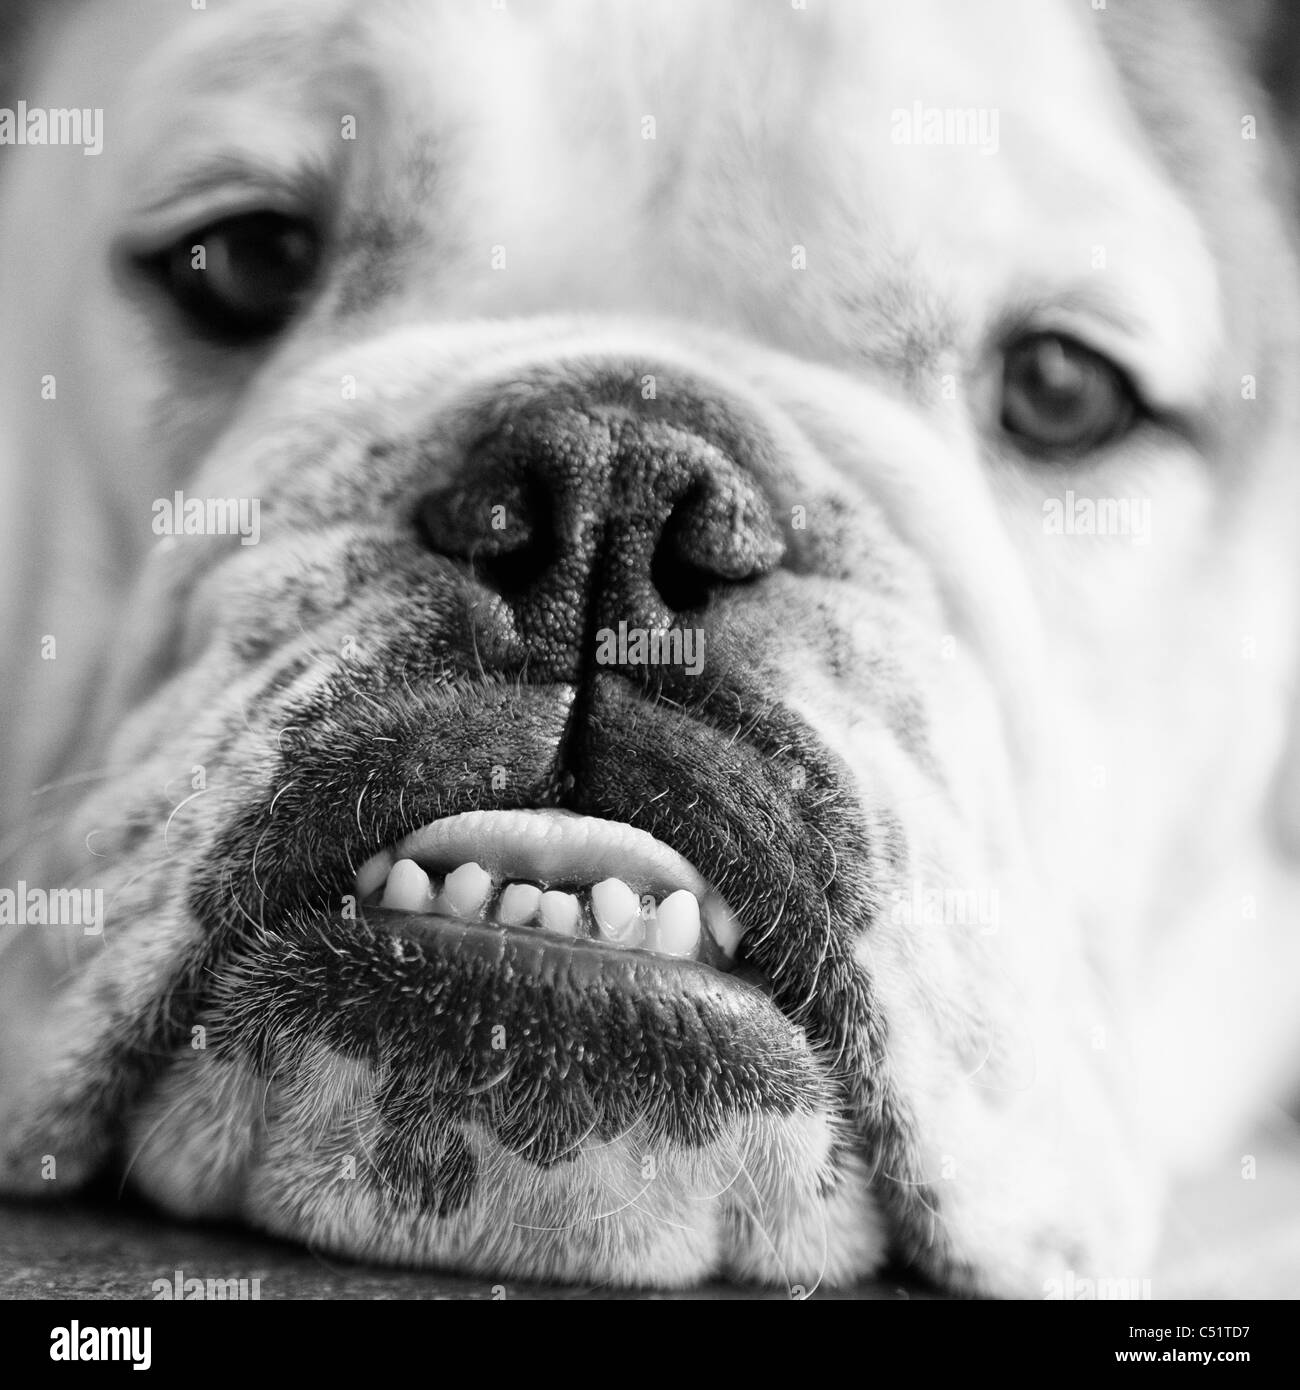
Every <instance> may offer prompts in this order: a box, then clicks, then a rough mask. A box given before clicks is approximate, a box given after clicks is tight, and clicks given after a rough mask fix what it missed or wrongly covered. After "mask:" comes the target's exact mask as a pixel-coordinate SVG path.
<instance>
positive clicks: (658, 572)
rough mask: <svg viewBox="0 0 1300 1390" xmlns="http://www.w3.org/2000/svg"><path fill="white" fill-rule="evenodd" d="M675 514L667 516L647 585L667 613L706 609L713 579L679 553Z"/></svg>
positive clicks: (702, 568)
mask: <svg viewBox="0 0 1300 1390" xmlns="http://www.w3.org/2000/svg"><path fill="white" fill-rule="evenodd" d="M675 517H676V513H674V515H673V517H670V518H669V520H668V524H667V525H666V526H665V527H664V530H663V532H662V534H661V535H660V537H659V541H658V543H657V544H656V546H655V548H654V554H653V555H652V556H651V557H650V582H651V583H652V584H653V585H654V587H655V591H656V592H657V593H658V595H659V597H660V598H661V599H663V601H664V603H665V604H666V605H667V607H668V609H669V611H670V612H673V613H689V612H693V611H695V610H698V609H701V608H706V607H707V606H708V603H709V596H710V594H711V593H712V592H713V588H714V586H715V585H716V584H717V578H716V576H714V575H712V574H710V573H709V571H708V570H706V569H704V567H703V566H701V565H697V564H696V563H695V562H694V561H693V560H691V559H689V558H687V556H686V555H684V554H683V553H682V549H681V545H680V543H679V542H680V526H679V525H678V524H677V523H676V522H675Z"/></svg>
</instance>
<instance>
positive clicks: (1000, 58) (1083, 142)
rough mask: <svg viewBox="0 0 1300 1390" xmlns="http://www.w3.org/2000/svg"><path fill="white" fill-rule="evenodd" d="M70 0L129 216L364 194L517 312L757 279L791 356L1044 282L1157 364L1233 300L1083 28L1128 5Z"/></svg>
mask: <svg viewBox="0 0 1300 1390" xmlns="http://www.w3.org/2000/svg"><path fill="white" fill-rule="evenodd" d="M110 11H111V12H112V13H111V15H110V13H109V12H110ZM83 13H84V18H83V19H81V20H79V27H78V28H77V29H76V31H75V32H74V33H73V34H72V35H71V36H70V40H69V44H68V48H67V50H66V51H65V56H64V58H63V60H62V62H61V64H60V66H61V67H62V68H63V69H64V71H65V73H66V72H67V71H68V69H69V67H72V66H74V65H77V64H81V65H84V66H83V71H84V72H86V73H89V74H92V75H93V76H92V77H91V78H90V79H88V80H89V81H90V82H91V84H92V85H97V86H103V85H105V84H106V83H107V81H108V78H107V74H108V73H109V72H110V71H111V70H112V69H113V68H114V67H116V68H117V69H118V70H119V72H120V73H121V74H122V80H121V85H120V87H119V89H118V90H117V91H116V92H114V93H112V95H111V99H110V98H109V96H108V94H106V95H105V100H104V102H103V104H104V106H105V108H106V131H105V158H106V159H111V160H112V161H113V163H115V164H118V165H119V168H120V174H119V184H120V188H121V189H122V196H123V197H124V198H125V199H126V200H127V201H128V202H129V203H130V204H131V206H132V208H133V209H148V208H150V207H153V206H155V205H159V206H161V205H166V204H168V203H174V202H175V201H176V200H177V198H178V196H179V194H180V192H182V191H185V190H188V189H191V188H193V189H195V190H199V191H200V192H201V191H202V190H203V189H204V188H205V187H206V186H212V185H229V184H231V183H232V182H233V183H237V182H238V181H240V180H241V179H242V180H244V181H247V182H248V183H250V184H258V183H261V184H265V185H267V186H270V187H275V186H278V185H284V186H298V185H308V184H310V185H314V186H322V187H328V188H330V189H332V190H334V191H335V193H337V190H338V189H339V188H340V187H343V186H344V185H346V187H347V189H348V190H349V192H348V200H349V201H348V206H347V207H346V208H345V210H344V212H343V213H342V216H343V218H344V220H345V222H346V221H347V219H348V218H349V217H350V218H351V224H350V225H351V227H352V231H353V234H354V238H356V239H361V240H368V241H369V242H371V243H372V244H382V245H386V246H390V247H395V248H396V247H401V246H402V245H403V244H404V243H408V244H409V245H410V246H411V248H413V254H414V255H415V256H416V259H419V256H420V255H421V254H423V255H425V256H426V257H427V259H428V261H429V263H430V265H431V266H433V267H434V269H435V271H436V268H437V267H438V266H440V267H442V268H443V271H444V272H445V270H446V267H448V266H450V265H453V264H455V263H456V261H457V258H458V257H461V256H464V257H466V258H468V259H469V260H471V261H472V260H473V258H475V257H477V258H478V259H479V260H480V261H482V262H483V263H486V259H487V255H488V251H489V248H490V247H492V246H498V245H499V246H504V247H506V248H507V251H508V252H513V253H514V255H513V258H512V261H511V274H512V277H513V280H512V283H513V286H514V292H515V293H516V294H518V295H520V296H521V302H520V305H519V307H522V308H525V309H528V308H532V307H537V308H543V307H551V306H549V305H545V304H543V303H542V302H540V301H541V300H542V299H543V298H544V294H543V292H542V290H541V288H540V287H541V286H542V285H543V284H545V285H546V286H547V287H548V292H549V293H554V294H556V295H558V296H559V297H561V298H562V299H563V302H564V305H565V307H570V308H574V307H585V306H586V305H587V304H588V303H590V304H591V305H592V306H593V307H610V306H608V305H606V304H605V303H604V302H603V301H604V300H605V299H610V298H619V297H620V296H621V297H623V298H625V299H626V298H628V297H631V298H633V299H634V298H635V295H636V292H637V291H638V290H639V291H640V292H641V293H643V294H644V295H646V296H647V297H649V298H651V299H653V300H654V304H655V307H658V308H665V309H668V310H670V311H671V310H675V309H678V308H681V307H685V306H690V307H692V308H694V307H695V306H697V305H698V303H699V297H700V289H701V286H706V287H707V295H706V298H707V300H708V301H709V302H710V303H711V304H718V303H720V302H721V301H726V300H727V299H728V298H730V299H733V300H734V301H735V306H739V307H738V312H740V313H741V314H742V315H743V314H744V313H745V312H746V311H748V312H750V314H751V316H756V317H757V318H758V319H759V320H770V319H771V318H772V316H773V315H772V312H771V309H772V306H771V305H765V304H764V303H763V296H762V295H759V296H758V297H757V299H755V298H754V296H753V286H754V284H755V282H756V281H757V282H759V283H764V284H769V285H771V286H773V287H774V292H775V293H778V294H779V297H780V305H781V310H780V317H781V319H782V320H783V322H784V323H785V324H786V331H787V333H788V334H790V335H791V336H792V338H793V342H791V343H787V344H785V345H786V346H795V347H798V348H801V349H806V348H808V347H810V346H813V344H812V343H811V341H800V338H799V335H800V333H801V332H806V333H807V334H808V335H810V336H820V335H826V336H828V337H829V338H831V339H834V338H836V337H837V336H839V337H842V338H845V339H846V342H845V344H842V345H843V346H848V347H854V346H860V347H862V348H863V349H864V350H865V351H867V352H868V353H869V352H870V349H871V346H872V344H873V342H875V341H877V340H880V341H886V342H887V341H888V340H890V339H892V338H897V337H898V336H899V335H900V333H901V334H903V335H905V336H910V337H912V338H914V339H919V340H923V343H924V344H925V345H928V346H930V347H933V348H935V349H936V350H937V349H938V348H939V347H941V346H942V345H943V344H944V343H945V342H946V341H948V340H950V339H953V338H957V337H960V335H961V334H962V332H979V331H983V330H985V329H986V328H987V326H988V325H987V319H988V316H989V314H990V313H991V312H992V306H994V305H998V306H1003V305H1005V304H1007V303H1008V302H1013V301H1016V300H1025V301H1027V302H1030V303H1032V302H1033V301H1034V300H1035V299H1036V298H1037V297H1038V296H1039V295H1041V294H1042V293H1044V292H1045V290H1046V289H1047V288H1049V287H1050V289H1051V291H1052V293H1053V294H1055V295H1056V296H1057V297H1058V298H1061V297H1063V298H1066V299H1069V298H1072V297H1077V298H1079V299H1080V300H1081V301H1082V303H1083V304H1084V306H1085V309H1086V311H1087V312H1089V313H1096V314H1097V315H1099V316H1100V317H1101V319H1103V320H1107V319H1116V320H1124V321H1127V326H1131V327H1135V329H1136V333H1137V335H1139V336H1140V335H1143V334H1145V335H1146V336H1147V337H1148V338H1149V339H1150V340H1151V347H1150V350H1151V352H1152V354H1153V356H1157V357H1159V356H1163V357H1165V358H1166V359H1168V357H1170V356H1171V355H1177V353H1176V352H1175V351H1172V349H1175V348H1176V346H1177V345H1179V344H1185V343H1187V342H1189V341H1193V342H1194V341H1198V340H1203V339H1204V338H1205V337H1206V336H1207V328H1208V327H1210V326H1211V325H1212V324H1213V321H1214V318H1215V315H1216V313H1217V299H1216V285H1215V280H1214V274H1213V268H1212V265H1211V264H1210V261H1209V258H1208V257H1207V256H1206V254H1205V251H1204V246H1203V239H1202V236H1201V232H1200V229H1199V227H1198V225H1197V222H1196V220H1195V218H1194V217H1193V216H1192V215H1191V213H1190V212H1189V210H1188V208H1187V207H1186V205H1185V204H1184V202H1183V201H1182V200H1181V199H1180V197H1179V196H1178V194H1177V192H1176V190H1175V189H1174V187H1173V186H1172V184H1171V182H1170V181H1169V180H1168V178H1167V177H1166V176H1165V174H1164V173H1163V171H1162V170H1160V169H1159V168H1158V167H1157V165H1156V162H1155V160H1154V157H1153V156H1152V154H1151V152H1150V150H1149V148H1148V145H1147V142H1146V141H1145V139H1144V138H1143V135H1142V133H1141V131H1140V130H1139V129H1138V128H1137V126H1136V123H1135V120H1134V117H1133V115H1132V112H1131V109H1130V106H1129V104H1128V102H1127V101H1126V99H1125V96H1124V94H1123V92H1122V91H1121V89H1120V86H1119V83H1118V79H1117V77H1116V75H1115V71H1114V68H1113V66H1112V64H1111V63H1110V61H1109V59H1108V57H1107V49H1106V44H1105V41H1104V34H1102V33H1100V32H1096V31H1099V30H1100V29H1101V26H1104V25H1106V24H1108V23H1110V22H1111V20H1110V17H1109V14H1108V12H1106V11H1091V10H1090V9H1089V8H1088V7H1087V6H1084V5H1065V4H1055V3H1048V2H1047V0H980V2H979V3H974V4H972V3H963V2H962V0H946V2H945V0H909V2H908V3H907V4H874V3H872V4H864V3H848V0H844V2H843V3H833V0H810V3H809V5H808V8H807V9H797V8H794V7H793V6H792V5H788V4H779V3H774V4H765V5H758V4H754V3H752V0H733V3H729V4H728V3H712V4H700V3H692V0H638V3H635V4H633V3H630V2H629V3H625V2H624V0H614V2H613V3H611V0H556V2H555V3H549V4H548V3H537V2H536V0H534V2H533V3H528V4H524V3H512V4H508V5H506V6H503V7H502V8H497V7H495V6H493V5H492V4H489V3H486V2H484V3H468V2H466V3H460V2H459V0H390V2H388V3H384V2H383V0H367V3H365V4H360V3H351V4H348V3H339V2H338V0H256V2H254V0H248V2H247V3H243V4H233V5H232V4H223V5H220V6H212V7H210V9H206V10H199V11H194V10H190V9H188V8H187V7H185V6H182V5H175V4H171V3H149V2H145V3H136V4H134V5H131V6H129V7H126V8H125V9H124V10H119V9H118V7H113V6H109V7H105V8H104V9H103V10H100V9H98V7H95V6H91V7H88V8H87V9H86V10H85V11H84V12H83ZM114 60H118V61H114ZM68 99H69V100H71V99H72V98H68ZM78 104H81V101H80V99H78ZM796 247H802V248H803V252H802V260H803V265H802V266H798V265H797V262H798V260H799V259H800V253H798V252H797V251H795V249H794V248H796ZM630 264H634V265H635V267H636V275H635V276H629V275H628V274H627V267H628V266H629V265H630ZM800 269H802V270H806V271H807V272H808V274H807V276H806V277H805V279H804V280H803V281H802V282H796V281H795V280H794V279H793V278H792V276H793V275H794V274H795V273H797V271H798V270H800ZM763 272H766V274H764V273H763ZM530 276H531V277H532V278H533V280H534V282H535V285H534V296H535V298H536V299H537V300H538V301H539V302H538V303H537V304H536V305H535V306H534V304H533V303H532V302H531V301H530V299H529V278H530ZM435 278H436V276H435ZM633 282H634V283H633ZM429 283H432V282H431V281H430V282H429ZM462 283H463V277H462ZM442 288H443V290H444V291H445V289H446V286H445V284H444V285H443V286H442ZM936 288H937V289H938V290H940V294H939V295H938V296H937V297H936V295H935V293H934V291H935V290H936ZM482 293H489V291H488V290H487V289H484V290H483V291H482ZM735 306H733V307H735ZM746 306H748V310H746ZM464 307H468V308H473V307H486V308H490V307H492V306H491V305H490V304H485V305H482V306H475V305H473V304H469V305H466V306H464ZM619 307H623V306H622V305H620V306H619ZM626 307H640V306H639V305H635V304H632V303H629V304H627V305H626ZM900 323H901V324H905V325H906V327H905V328H902V329H900V327H899V325H900ZM1125 326H1126V325H1125V324H1120V328H1121V329H1123V328H1124V327H1125ZM873 334H874V335H875V336H874V337H873ZM850 340H851V341H850ZM914 346H915V345H913V347H914ZM1189 370H1190V368H1189Z"/></svg>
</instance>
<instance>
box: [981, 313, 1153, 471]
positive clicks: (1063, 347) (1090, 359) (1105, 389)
mask: <svg viewBox="0 0 1300 1390" xmlns="http://www.w3.org/2000/svg"><path fill="white" fill-rule="evenodd" d="M1137 415H1138V399H1137V393H1136V392H1135V390H1134V389H1133V386H1132V384H1131V383H1130V382H1129V380H1128V378H1127V377H1126V376H1125V375H1124V373H1123V372H1121V371H1120V369H1119V368H1118V367H1116V366H1115V365H1114V363H1112V362H1110V361H1109V360H1108V359H1107V358H1105V357H1102V356H1101V355H1100V354H1098V353H1096V352H1093V351H1092V349H1091V348H1087V347H1084V345H1083V344H1082V343H1080V342H1077V341H1076V340H1075V339H1073V338H1067V337H1065V336H1063V335H1061V334H1059V333H1034V334H1030V335H1028V336H1027V337H1024V338H1021V339H1019V340H1018V341H1017V342H1015V343H1013V344H1012V345H1011V346H1010V347H1009V348H1008V349H1007V351H1006V353H1005V355H1004V357H1003V364H1002V428H1003V429H1004V430H1006V432H1007V433H1008V434H1009V435H1011V436H1012V438H1013V439H1014V440H1015V441H1016V443H1017V444H1019V445H1020V447H1021V448H1023V449H1025V450H1027V451H1028V452H1030V453H1034V454H1038V455H1047V456H1056V457H1067V458H1069V457H1074V456H1076V455H1079V454H1083V453H1087V452H1088V451H1089V450H1090V449H1096V448H1099V447H1100V446H1101V445H1103V444H1107V443H1109V442H1110V441H1111V440H1113V439H1116V438H1118V437H1119V436H1120V435H1122V434H1123V433H1125V432H1126V431H1127V430H1128V429H1129V427H1130V426H1131V425H1132V424H1133V422H1134V421H1135V419H1136V418H1137Z"/></svg>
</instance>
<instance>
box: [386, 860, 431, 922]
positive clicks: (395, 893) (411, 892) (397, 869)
mask: <svg viewBox="0 0 1300 1390" xmlns="http://www.w3.org/2000/svg"><path fill="white" fill-rule="evenodd" d="M431 905H432V904H431V901H430V893H429V875H428V874H426V873H425V872H424V870H423V869H422V868H421V867H420V866H419V865H418V864H417V863H416V862H415V860H414V859H399V860H398V861H397V863H396V864H394V865H393V867H392V868H391V869H390V870H389V873H388V882H387V883H385V884H384V896H383V898H382V899H380V906H381V907H391V908H393V909H394V910H395V911H397V912H428V911H429V908H430V906H431Z"/></svg>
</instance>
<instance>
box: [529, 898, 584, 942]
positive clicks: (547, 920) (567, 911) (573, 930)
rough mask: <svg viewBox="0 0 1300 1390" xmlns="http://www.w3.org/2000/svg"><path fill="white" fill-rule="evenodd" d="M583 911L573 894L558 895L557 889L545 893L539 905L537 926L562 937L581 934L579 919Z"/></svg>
mask: <svg viewBox="0 0 1300 1390" xmlns="http://www.w3.org/2000/svg"><path fill="white" fill-rule="evenodd" d="M581 916H582V909H581V908H580V907H579V906H578V900H577V898H575V897H574V896H573V894H572V893H558V892H556V891H555V889H551V890H550V891H549V892H546V893H543V894H542V896H541V899H540V900H539V901H538V904H537V924H538V926H540V927H541V928H542V930H543V931H553V932H559V934H560V935H561V936H578V935H580V934H581V931H580V928H579V919H580V918H581Z"/></svg>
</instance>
